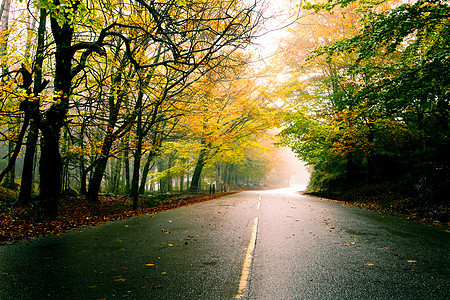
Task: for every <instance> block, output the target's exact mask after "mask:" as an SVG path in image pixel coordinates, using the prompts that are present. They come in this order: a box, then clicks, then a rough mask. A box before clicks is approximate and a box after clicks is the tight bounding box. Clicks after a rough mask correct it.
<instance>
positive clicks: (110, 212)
mask: <svg viewBox="0 0 450 300" xmlns="http://www.w3.org/2000/svg"><path fill="white" fill-rule="evenodd" d="M230 193H232V192H230ZM230 193H221V194H214V195H177V196H174V195H172V196H170V197H168V196H165V197H141V198H140V206H141V207H144V208H139V209H137V210H133V209H132V200H131V198H129V197H124V196H108V195H103V196H100V197H99V198H100V203H98V204H92V203H90V202H88V201H87V200H86V198H85V197H83V196H77V197H66V198H63V199H62V201H61V205H60V208H59V216H58V217H57V218H56V219H55V220H51V221H43V220H40V219H39V218H38V216H36V215H35V213H34V212H33V210H32V208H31V207H8V206H0V246H2V245H8V244H13V243H15V242H17V241H20V240H27V239H32V238H36V237H46V236H51V235H59V234H61V233H63V232H67V231H69V230H72V229H79V228H83V227H90V226H95V225H98V224H102V223H106V222H111V221H116V220H121V219H127V218H130V217H133V216H137V215H144V214H151V213H155V212H159V211H164V210H168V209H173V208H176V207H180V206H183V205H189V204H194V203H198V202H203V201H208V200H211V199H215V198H219V197H221V196H223V195H225V194H230ZM15 197H16V195H15V193H14V192H11V191H9V190H6V189H3V188H0V205H1V204H2V203H8V202H9V203H11V202H12V201H14V198H15Z"/></svg>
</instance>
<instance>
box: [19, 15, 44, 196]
mask: <svg viewBox="0 0 450 300" xmlns="http://www.w3.org/2000/svg"><path fill="white" fill-rule="evenodd" d="M46 21H47V12H46V11H45V9H41V10H40V12H39V27H38V38H37V48H36V56H35V60H34V61H35V66H34V70H33V73H34V89H33V93H34V94H38V93H39V92H41V91H42V90H43V88H44V87H43V86H42V85H43V83H42V65H43V62H44V46H45V45H44V42H45V26H46ZM33 105H34V107H33V108H32V109H34V110H38V109H39V101H38V100H35V101H34V103H33ZM37 113H38V112H37V111H32V112H31V114H32V115H36V114H37ZM38 137H39V130H38V126H37V121H36V120H35V119H34V118H33V119H32V120H31V124H30V130H29V132H28V136H27V145H26V150H25V157H24V163H23V170H22V180H21V184H20V193H19V203H20V204H27V203H28V201H30V199H31V195H32V192H33V173H34V157H35V155H36V147H37V141H38Z"/></svg>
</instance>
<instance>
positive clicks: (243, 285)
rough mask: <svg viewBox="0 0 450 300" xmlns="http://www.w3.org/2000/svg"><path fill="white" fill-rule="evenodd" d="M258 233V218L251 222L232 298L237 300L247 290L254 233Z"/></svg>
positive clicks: (254, 238)
mask: <svg viewBox="0 0 450 300" xmlns="http://www.w3.org/2000/svg"><path fill="white" fill-rule="evenodd" d="M257 231H258V217H256V218H255V220H254V221H253V227H252V235H251V238H250V241H249V243H248V247H247V251H246V252H245V258H244V263H243V265H242V273H241V278H240V281H239V290H238V292H237V294H236V295H235V296H234V297H233V298H235V299H239V298H241V297H242V296H243V293H244V291H245V290H246V289H247V285H248V280H249V277H250V270H251V267H252V261H253V252H254V250H255V245H256V232H257Z"/></svg>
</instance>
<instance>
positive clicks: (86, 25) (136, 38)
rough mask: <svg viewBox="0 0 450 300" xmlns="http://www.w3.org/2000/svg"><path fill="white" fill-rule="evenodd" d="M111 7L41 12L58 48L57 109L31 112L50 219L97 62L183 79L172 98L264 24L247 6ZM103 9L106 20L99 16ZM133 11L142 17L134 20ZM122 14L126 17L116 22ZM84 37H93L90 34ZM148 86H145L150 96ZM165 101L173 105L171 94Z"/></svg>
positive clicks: (55, 6) (75, 4)
mask: <svg viewBox="0 0 450 300" xmlns="http://www.w3.org/2000/svg"><path fill="white" fill-rule="evenodd" d="M97 4H99V5H98V6H97ZM108 5H109V4H105V3H97V2H95V1H94V2H83V1H64V2H63V1H41V2H40V3H39V8H41V9H42V10H43V12H44V11H45V14H44V13H42V14H41V15H48V16H49V18H50V28H51V32H52V35H53V39H54V47H55V48H54V49H55V51H54V57H53V59H54V75H53V90H54V93H53V97H52V100H51V103H50V105H49V106H42V107H41V110H33V111H31V114H32V115H31V118H32V119H33V120H35V121H36V126H37V128H38V129H39V131H40V133H41V147H40V150H41V156H40V200H41V208H42V211H43V212H44V213H45V214H47V215H49V216H55V215H56V213H57V206H58V198H59V193H60V188H61V181H60V178H61V172H62V160H61V154H60V150H59V146H60V133H61V129H62V128H63V127H64V126H66V125H67V122H68V120H67V116H68V114H69V111H70V109H71V107H72V103H73V102H72V101H73V94H74V91H75V89H76V88H77V84H78V80H79V79H80V78H82V77H83V76H87V75H88V73H87V72H86V70H87V67H88V66H89V65H90V64H91V63H92V62H93V60H92V59H93V58H94V57H98V56H104V55H106V54H107V53H108V51H111V52H114V51H120V52H121V53H124V57H126V58H127V60H128V62H129V63H130V66H132V69H133V72H135V74H137V75H136V76H141V75H142V74H143V73H146V72H147V73H148V72H149V71H148V70H155V69H159V70H162V71H164V70H165V71H170V72H178V74H179V75H178V76H176V78H177V79H176V80H175V81H172V82H168V83H167V84H166V88H165V89H163V90H166V91H170V90H172V89H173V88H174V87H177V86H179V85H180V84H182V83H183V84H186V83H189V80H191V79H190V78H191V77H192V75H195V76H194V77H196V76H198V75H201V71H200V72H199V73H197V74H195V72H196V71H197V70H200V67H203V66H205V65H209V66H214V65H215V64H217V63H219V62H220V60H221V59H222V57H226V56H227V53H229V52H232V51H234V49H237V48H239V47H244V46H245V45H246V44H248V43H249V42H250V40H251V37H252V35H253V32H254V30H255V28H256V25H257V24H258V23H259V22H260V20H261V17H260V15H259V13H258V12H257V10H256V7H257V3H253V4H250V5H248V6H246V5H243V4H241V3H239V2H238V1H232V2H226V3H225V2H220V1H218V2H217V3H213V4H211V3H203V2H200V3H185V2H184V1H183V2H180V1H169V2H166V3H158V2H155V1H151V2H144V1H138V2H137V5H134V6H133V5H131V3H128V2H121V3H120V4H119V5H116V6H114V7H113V6H108ZM97 7H99V8H100V10H102V14H97V12H98V10H97ZM130 7H131V11H133V12H136V13H135V14H131V15H129V14H128V13H127V12H128V11H130ZM117 11H122V12H125V14H116V12H117ZM100 15H102V16H103V17H100ZM124 15H125V16H126V17H124ZM205 16H206V17H205ZM212 16H214V17H212ZM84 29H86V30H87V31H86V32H88V33H89V34H85V33H83V30H84ZM115 41H120V43H115ZM149 45H150V47H148V46H149ZM114 49H116V50H114ZM157 49H160V50H157ZM152 51H160V53H161V56H162V59H161V60H156V61H155V60H154V59H153V58H154V57H155V56H154V55H153V54H152V53H151V52H152ZM143 78H145V76H144V77H143ZM144 82H145V80H144V81H141V82H140V83H141V86H142V87H143V88H144V86H143V85H142V83H144ZM158 99H159V100H161V99H163V100H165V99H167V92H166V95H165V94H162V95H160V96H159V97H158Z"/></svg>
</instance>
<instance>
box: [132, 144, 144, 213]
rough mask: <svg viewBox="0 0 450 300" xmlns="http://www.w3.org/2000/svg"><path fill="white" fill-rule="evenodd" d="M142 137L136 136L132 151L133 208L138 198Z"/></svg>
mask: <svg viewBox="0 0 450 300" xmlns="http://www.w3.org/2000/svg"><path fill="white" fill-rule="evenodd" d="M141 152H142V138H141V137H139V136H138V140H137V143H136V149H135V152H134V163H133V179H132V181H131V195H132V197H133V209H137V207H138V199H139V169H140V165H141V157H142V153H141Z"/></svg>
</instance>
